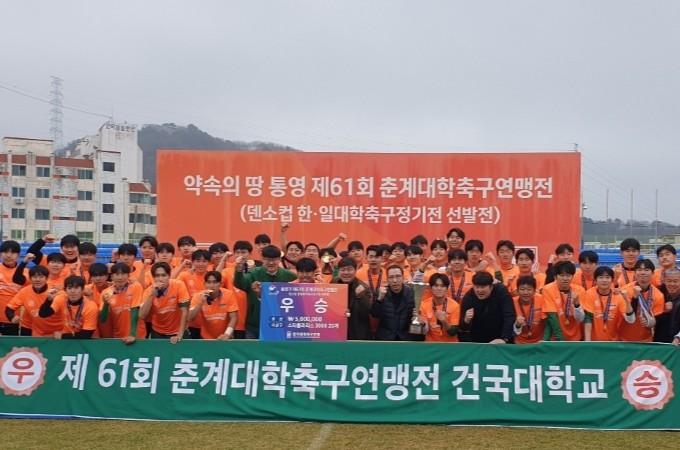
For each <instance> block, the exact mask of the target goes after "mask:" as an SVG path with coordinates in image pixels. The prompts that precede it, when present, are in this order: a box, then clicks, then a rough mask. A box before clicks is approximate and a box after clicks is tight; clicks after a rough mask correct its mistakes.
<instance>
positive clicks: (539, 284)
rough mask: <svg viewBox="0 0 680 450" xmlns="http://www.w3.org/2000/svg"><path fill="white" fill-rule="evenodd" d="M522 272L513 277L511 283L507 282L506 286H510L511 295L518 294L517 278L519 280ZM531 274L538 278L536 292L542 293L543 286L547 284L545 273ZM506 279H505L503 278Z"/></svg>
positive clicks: (535, 278)
mask: <svg viewBox="0 0 680 450" xmlns="http://www.w3.org/2000/svg"><path fill="white" fill-rule="evenodd" d="M521 276H522V275H521V274H518V275H517V276H516V277H515V278H513V279H512V281H511V282H510V283H507V282H505V281H503V283H505V286H506V287H507V288H508V292H510V295H512V296H513V297H515V296H517V280H519V277H521ZM531 276H533V277H534V280H536V292H538V293H541V289H543V286H544V285H545V274H544V273H541V272H538V273H532V274H531ZM503 280H505V279H503Z"/></svg>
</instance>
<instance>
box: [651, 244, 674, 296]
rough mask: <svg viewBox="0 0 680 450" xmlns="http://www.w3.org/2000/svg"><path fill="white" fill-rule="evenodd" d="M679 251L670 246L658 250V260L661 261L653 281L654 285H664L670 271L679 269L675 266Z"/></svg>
mask: <svg viewBox="0 0 680 450" xmlns="http://www.w3.org/2000/svg"><path fill="white" fill-rule="evenodd" d="M677 254H678V251H677V250H676V249H675V247H673V246H672V245H670V244H665V245H662V246H661V247H659V248H657V249H656V258H657V259H658V260H659V265H660V266H661V267H659V268H658V269H656V271H655V272H654V278H653V279H652V284H654V286H656V287H659V286H661V285H662V284H664V274H665V273H666V271H667V270H668V269H674V268H677V265H676V264H675V258H676V256H677Z"/></svg>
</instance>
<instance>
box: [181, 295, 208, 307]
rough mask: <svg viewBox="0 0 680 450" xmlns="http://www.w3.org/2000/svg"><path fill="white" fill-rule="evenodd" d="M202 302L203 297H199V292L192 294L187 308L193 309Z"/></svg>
mask: <svg viewBox="0 0 680 450" xmlns="http://www.w3.org/2000/svg"><path fill="white" fill-rule="evenodd" d="M178 298H179V297H178ZM202 303H203V299H202V298H201V294H200V293H198V294H194V296H193V297H191V303H190V304H189V308H191V309H193V308H195V307H197V306H201V304H202Z"/></svg>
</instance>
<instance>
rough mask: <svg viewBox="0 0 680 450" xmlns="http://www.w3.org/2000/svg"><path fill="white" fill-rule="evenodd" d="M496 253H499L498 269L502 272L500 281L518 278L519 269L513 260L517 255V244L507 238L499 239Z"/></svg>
mask: <svg viewBox="0 0 680 450" xmlns="http://www.w3.org/2000/svg"><path fill="white" fill-rule="evenodd" d="M496 255H498V266H499V267H498V271H499V272H500V273H501V276H500V278H499V281H500V282H501V283H503V282H505V281H506V280H509V279H511V278H517V276H518V275H519V269H518V268H517V265H516V264H513V262H512V260H513V258H514V257H515V244H514V243H513V242H512V241H508V240H507V239H506V240H501V241H498V244H496Z"/></svg>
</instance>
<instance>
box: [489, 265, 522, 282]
mask: <svg viewBox="0 0 680 450" xmlns="http://www.w3.org/2000/svg"><path fill="white" fill-rule="evenodd" d="M501 274H502V275H503V283H504V284H506V285H507V283H508V280H509V279H510V278H517V277H518V276H519V267H517V265H515V264H513V265H512V266H511V267H510V268H508V269H504V268H503V267H501ZM494 278H495V272H494Z"/></svg>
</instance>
